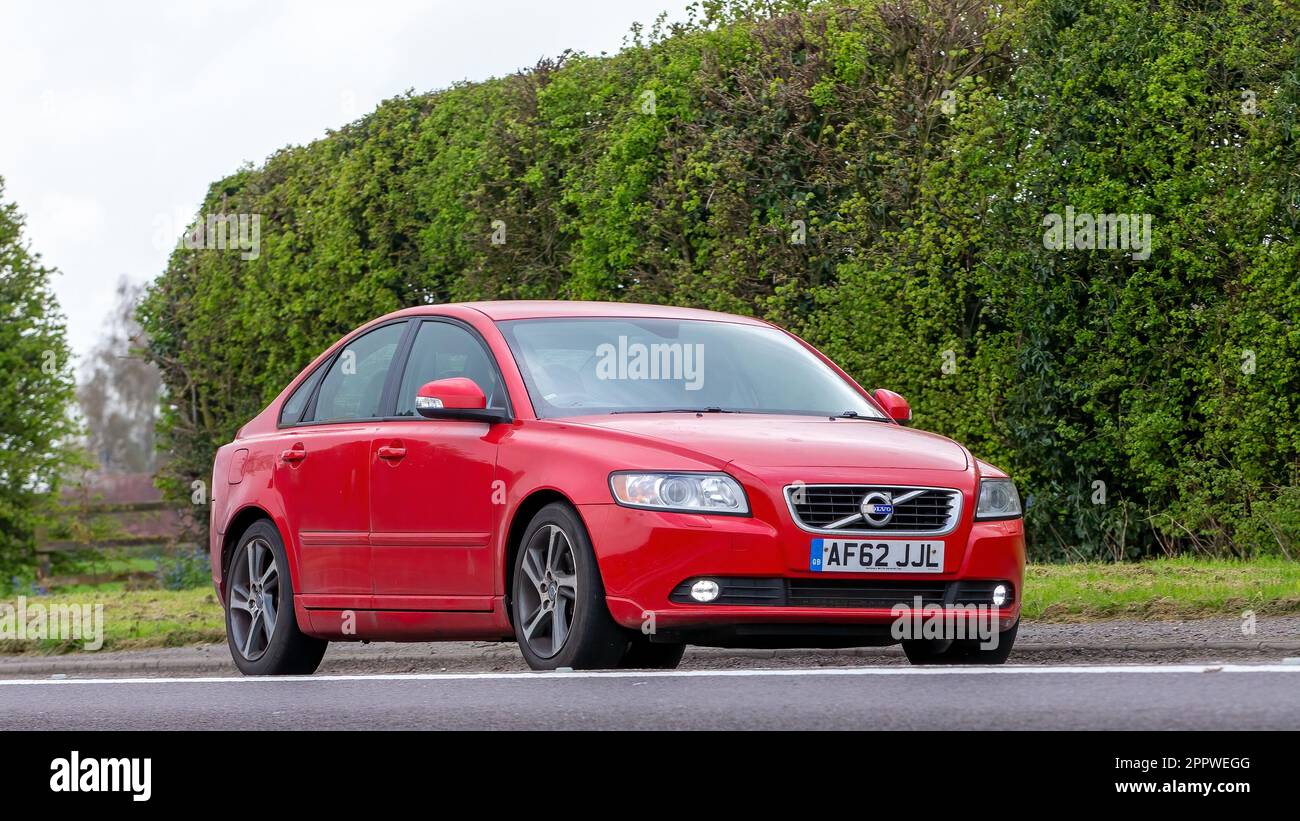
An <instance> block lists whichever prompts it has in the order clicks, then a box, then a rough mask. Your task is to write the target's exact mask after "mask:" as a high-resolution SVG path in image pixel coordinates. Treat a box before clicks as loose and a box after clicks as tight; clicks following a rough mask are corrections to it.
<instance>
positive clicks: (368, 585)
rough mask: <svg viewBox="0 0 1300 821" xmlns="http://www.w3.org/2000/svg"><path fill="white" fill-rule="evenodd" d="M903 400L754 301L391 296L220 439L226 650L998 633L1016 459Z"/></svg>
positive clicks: (1007, 621) (547, 656)
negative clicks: (730, 305) (969, 446)
mask: <svg viewBox="0 0 1300 821" xmlns="http://www.w3.org/2000/svg"><path fill="white" fill-rule="evenodd" d="M909 418H910V410H909V408H908V405H907V403H906V402H905V401H904V400H903V399H902V397H900V396H898V395H897V394H894V393H891V392H889V391H885V390H877V391H875V392H874V393H873V392H868V391H866V390H864V389H863V388H862V387H861V386H859V385H858V384H857V383H856V382H854V380H853V379H851V378H850V377H849V376H848V374H846V373H845V372H844V371H843V370H841V369H840V368H839V367H837V366H836V365H835V364H834V363H833V362H831V361H830V360H829V359H827V358H826V357H825V356H823V355H822V354H821V353H819V352H818V351H817V350H815V349H814V348H813V347H812V346H810V345H808V344H807V343H805V342H803V341H802V340H800V339H798V338H797V337H795V336H793V335H791V334H789V333H787V332H785V331H783V330H781V329H779V328H776V327H774V326H772V325H770V324H768V323H765V322H762V321H759V320H756V319H750V318H746V317H740V316H731V315H728V314H721V313H713V312H708V311H700V310H691V309H682V308H668V307H656V306H647V305H629V304H603V303H581V302H483V303H467V304H458V305H436V306H422V307H418V308H411V309H407V310H404V311H398V312H397V313H393V314H389V315H388V316H385V317H382V318H380V319H377V320H375V321H373V322H371V323H369V324H367V325H365V326H363V327H361V328H359V329H358V330H356V331H354V332H353V333H351V334H349V335H347V336H346V337H344V338H343V339H342V340H340V341H339V342H338V343H336V344H335V345H334V346H333V347H331V348H330V349H329V350H328V351H326V352H325V353H323V354H321V355H320V356H319V357H318V358H317V359H316V361H314V362H312V363H311V365H310V366H308V367H307V368H306V369H305V370H304V371H303V372H302V373H301V374H300V375H299V376H298V378H297V379H295V380H294V381H293V383H292V384H290V385H289V386H288V387H287V388H286V389H285V390H284V392H283V393H281V394H280V396H278V397H277V398H276V399H275V401H274V402H272V403H271V405H270V406H269V407H268V408H267V409H266V410H264V411H262V413H260V414H259V415H258V416H257V417H256V418H255V419H253V420H252V421H251V422H249V423H248V424H247V425H245V426H244V427H243V429H241V430H240V431H239V432H238V434H237V435H236V437H235V441H233V442H231V443H230V444H228V445H225V446H224V447H222V448H221V449H220V450H219V451H218V452H217V456H216V464H215V466H214V469H213V485H212V486H213V489H214V492H213V499H212V511H211V513H212V516H211V534H210V535H211V539H210V549H211V556H212V568H213V581H214V582H215V583H216V586H217V591H218V593H219V595H220V596H221V601H222V602H223V603H224V604H225V609H226V626H227V635H228V639H229V643H230V648H231V652H232V655H233V656H234V660H235V663H236V665H238V667H239V669H240V670H242V671H243V672H244V673H247V674H283V673H300V674H305V673H310V672H312V671H313V670H315V669H316V667H317V665H318V664H319V663H320V660H321V658H322V656H323V654H324V652H325V648H326V645H327V644H328V642H330V641H360V640H371V641H434V640H438V641H444V640H469V639H478V640H498V639H511V638H513V639H514V640H516V641H517V642H518V643H519V647H520V650H521V651H522V653H523V656H524V658H525V660H526V661H527V662H528V664H529V665H530V666H532V667H533V668H535V669H555V668H559V667H571V668H613V667H641V668H671V667H675V666H676V665H677V663H678V662H679V661H680V659H681V657H682V653H683V650H684V647H685V645H686V644H701V645H712V646H724V647H856V646H874V645H887V644H894V643H898V642H899V641H901V642H902V644H903V647H904V649H905V651H906V652H907V655H908V657H909V658H910V659H911V660H912V661H913V662H935V663H944V662H961V663H998V662H1001V661H1004V660H1005V659H1006V657H1007V654H1008V653H1009V652H1010V649H1011V644H1012V642H1013V641H1014V639H1015V633H1016V628H1017V625H1018V624H1019V616H1020V597H1021V591H1022V583H1023V577H1024V561H1025V545H1024V532H1023V526H1022V521H1021V518H1020V514H1021V511H1020V503H1019V498H1018V496H1017V493H1016V490H1015V487H1014V486H1013V485H1012V483H1011V481H1010V479H1008V478H1007V476H1006V475H1005V474H1004V473H1002V472H1000V471H998V470H997V469H996V468H993V467H991V466H989V465H987V464H985V463H983V462H981V461H979V460H977V459H975V458H974V457H973V456H972V455H971V454H970V452H969V451H967V450H966V449H965V448H964V447H962V446H961V445H959V444H957V443H955V442H953V441H951V440H949V439H945V438H943V437H941V436H937V435H934V434H931V433H925V432H922V431H918V430H912V429H909V428H908V427H906V426H905V423H906V422H907V421H908V419H909ZM985 614H992V615H991V616H989V617H988V618H987V619H986V621H987V623H988V624H990V625H991V631H986V633H985V634H979V633H976V632H975V631H973V630H963V629H961V628H963V627H964V626H967V625H971V624H974V623H975V622H976V621H978V620H979V618H984V616H985ZM941 616H942V618H940V617H941ZM936 624H937V625H938V627H937V628H935V625H936ZM931 628H935V629H931ZM938 628H942V629H938Z"/></svg>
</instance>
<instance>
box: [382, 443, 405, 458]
mask: <svg viewBox="0 0 1300 821" xmlns="http://www.w3.org/2000/svg"><path fill="white" fill-rule="evenodd" d="M377 453H378V454H379V458H380V459H391V460H392V461H394V462H396V461H397V460H398V459H401V458H403V457H405V456H406V448H404V447H401V446H399V445H381V446H380V447H379V450H378V451H377Z"/></svg>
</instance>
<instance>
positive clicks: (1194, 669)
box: [0, 664, 1300, 687]
mask: <svg viewBox="0 0 1300 821" xmlns="http://www.w3.org/2000/svg"><path fill="white" fill-rule="evenodd" d="M0 670H3V666H0ZM1171 673H1300V665H1295V664H1164V665H1157V664H1132V665H1126V664H1113V665H1095V666H1092V665H1088V666H1083V665H1080V666H1073V667H1045V666H1030V665H1024V666H1021V665H1006V666H998V667H824V668H815V667H795V668H773V669H767V670H762V669H745V670H641V671H637V670H576V671H573V672H566V673H377V674H373V675H366V674H355V675H323V676H265V677H256V676H196V677H188V678H187V677H172V678H62V679H48V678H42V679H0V687H4V686H11V687H12V686H15V685H26V684H43V685H67V684H311V683H321V682H333V681H475V680H479V681H481V680H491V681H496V680H504V681H510V680H522V681H564V680H566V679H582V678H609V679H615V678H636V679H647V678H738V677H745V678H751V677H757V676H769V677H790V676H1008V675H1009V676H1020V675H1071V676H1073V675H1104V674H1112V675H1113V674H1124V675H1133V674H1138V675H1159V674H1171Z"/></svg>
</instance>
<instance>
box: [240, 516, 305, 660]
mask: <svg viewBox="0 0 1300 821" xmlns="http://www.w3.org/2000/svg"><path fill="white" fill-rule="evenodd" d="M250 580H251V582H252V583H251V584H250ZM225 605H226V644H227V645H229V647H230V655H231V657H232V658H233V659H234V660H235V666H236V667H238V668H239V670H240V672H242V673H243V674H244V675H246V676H292V675H302V676H305V675H311V674H312V673H314V672H315V671H316V668H317V667H319V666H320V661H321V658H323V657H324V655H325V648H326V647H328V646H329V642H328V641H325V640H324V639H318V638H313V637H311V636H308V635H306V634H305V633H303V632H302V631H301V630H299V629H298V621H297V619H296V617H295V616H294V609H293V580H292V579H291V578H290V575H289V559H288V556H287V555H286V553H285V550H284V542H283V541H281V539H280V532H279V531H278V530H277V529H276V528H275V525H273V524H271V523H270V522H269V521H267V520H265V519H262V520H261V521H257V522H254V523H253V524H252V525H250V526H249V528H248V530H245V531H244V535H243V536H240V537H239V546H238V547H236V548H235V552H234V555H232V556H231V558H230V563H229V567H228V568H227V570H226V601H225ZM268 619H269V623H270V625H271V628H270V631H269V633H270V635H269V636H268V635H267V633H268V631H267V629H266V625H267V624H268Z"/></svg>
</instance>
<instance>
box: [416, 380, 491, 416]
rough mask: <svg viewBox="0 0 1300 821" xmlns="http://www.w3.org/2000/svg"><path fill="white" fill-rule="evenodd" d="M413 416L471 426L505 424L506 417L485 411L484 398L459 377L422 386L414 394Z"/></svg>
mask: <svg viewBox="0 0 1300 821" xmlns="http://www.w3.org/2000/svg"><path fill="white" fill-rule="evenodd" d="M415 412H416V413H418V414H420V415H421V416H423V417H424V418H425V419H467V420H470V421H474V422H488V423H495V422H505V421H508V420H509V414H507V413H506V411H504V410H502V409H500V408H493V409H489V408H488V407H487V397H486V396H484V395H483V390H482V389H481V388H480V387H479V386H478V385H477V384H475V382H474V380H472V379H466V378H465V377H463V376H456V377H453V378H451V379H435V380H434V381H432V382H426V383H425V384H424V385H423V386H422V387H421V388H420V390H419V391H418V392H416V394H415Z"/></svg>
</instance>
